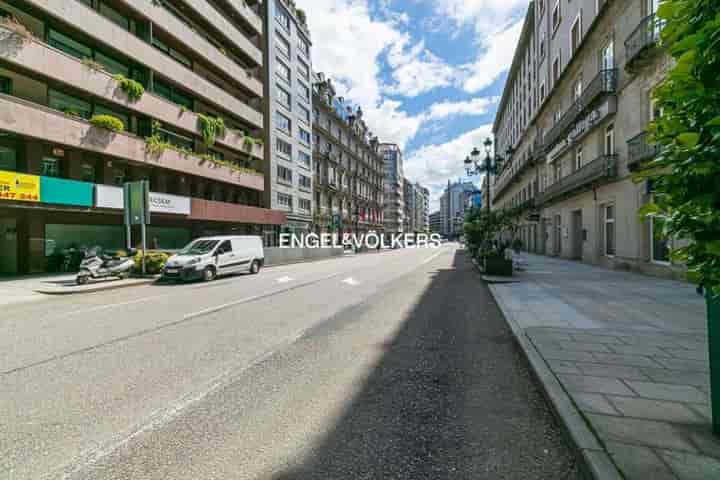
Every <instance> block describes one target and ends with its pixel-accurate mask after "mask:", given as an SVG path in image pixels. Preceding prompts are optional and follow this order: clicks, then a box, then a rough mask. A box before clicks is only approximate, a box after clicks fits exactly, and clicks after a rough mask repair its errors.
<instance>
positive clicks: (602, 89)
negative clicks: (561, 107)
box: [543, 69, 618, 150]
mask: <svg viewBox="0 0 720 480" xmlns="http://www.w3.org/2000/svg"><path fill="white" fill-rule="evenodd" d="M617 79H618V71H617V69H611V70H602V71H601V72H600V73H598V74H597V76H596V77H595V78H594V79H593V80H592V81H591V82H590V84H589V85H588V86H587V88H586V89H585V91H584V92H583V93H582V94H581V95H580V98H578V99H577V100H575V103H573V104H572V105H571V106H570V108H568V109H567V110H566V111H565V113H563V115H562V116H561V117H560V119H559V120H558V121H557V123H555V125H554V126H553V127H552V128H551V129H550V130H549V131H548V132H547V133H546V134H545V142H544V147H543V148H545V149H547V150H549V149H550V147H552V146H553V145H555V143H557V141H558V140H560V138H562V136H563V135H565V134H566V133H567V131H568V130H569V129H570V127H571V126H572V125H573V124H574V123H575V122H576V121H577V120H578V118H579V117H580V116H581V115H582V114H583V113H585V112H586V111H587V110H588V109H589V108H590V107H591V106H593V105H594V104H595V103H596V102H597V101H598V100H600V99H602V98H604V97H605V96H607V95H611V94H614V93H615V92H616V91H617Z"/></svg>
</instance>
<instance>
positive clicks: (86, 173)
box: [80, 163, 95, 183]
mask: <svg viewBox="0 0 720 480" xmlns="http://www.w3.org/2000/svg"><path fill="white" fill-rule="evenodd" d="M80 179H81V180H82V181H83V182H90V183H95V165H93V164H92V163H83V164H82V165H81V166H80Z"/></svg>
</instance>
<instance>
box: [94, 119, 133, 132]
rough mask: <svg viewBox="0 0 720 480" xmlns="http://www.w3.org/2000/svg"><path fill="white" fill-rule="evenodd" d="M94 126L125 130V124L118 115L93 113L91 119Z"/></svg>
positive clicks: (119, 130) (112, 130) (115, 130)
mask: <svg viewBox="0 0 720 480" xmlns="http://www.w3.org/2000/svg"><path fill="white" fill-rule="evenodd" d="M90 124H91V125H92V126H93V127H97V128H102V129H105V130H109V131H111V132H115V133H118V132H122V131H124V130H125V124H124V123H123V122H122V120H120V119H119V118H117V117H114V116H112V115H93V116H92V118H91V119H90Z"/></svg>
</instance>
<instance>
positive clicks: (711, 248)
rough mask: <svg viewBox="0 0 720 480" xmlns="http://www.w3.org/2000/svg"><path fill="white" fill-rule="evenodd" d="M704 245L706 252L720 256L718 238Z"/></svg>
mask: <svg viewBox="0 0 720 480" xmlns="http://www.w3.org/2000/svg"><path fill="white" fill-rule="evenodd" d="M706 247H707V251H708V252H710V253H712V254H713V255H716V256H718V257H720V240H713V241H712V242H708V243H707V245H706Z"/></svg>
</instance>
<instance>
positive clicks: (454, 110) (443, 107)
mask: <svg viewBox="0 0 720 480" xmlns="http://www.w3.org/2000/svg"><path fill="white" fill-rule="evenodd" d="M499 100H500V98H499V97H476V98H473V99H470V100H468V101H466V102H449V101H444V102H439V103H434V104H432V105H431V106H430V109H429V110H428V111H427V112H426V114H425V117H424V118H425V120H439V119H443V118H447V117H450V116H453V115H468V116H472V115H484V114H486V113H488V112H489V111H490V107H491V106H493V105H495V104H496V103H497V102H498V101H499Z"/></svg>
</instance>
